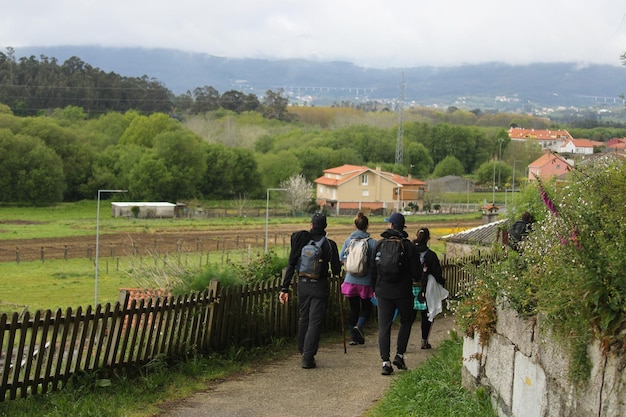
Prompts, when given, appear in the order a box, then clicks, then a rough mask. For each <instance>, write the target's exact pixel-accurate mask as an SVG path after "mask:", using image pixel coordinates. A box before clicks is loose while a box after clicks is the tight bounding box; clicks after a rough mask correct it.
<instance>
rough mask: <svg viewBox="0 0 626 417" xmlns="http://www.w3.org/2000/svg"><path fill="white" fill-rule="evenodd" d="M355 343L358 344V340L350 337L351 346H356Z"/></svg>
mask: <svg viewBox="0 0 626 417" xmlns="http://www.w3.org/2000/svg"><path fill="white" fill-rule="evenodd" d="M354 345H358V343H357V342H356V340H354V339H353V338H352V337H351V338H350V346H354Z"/></svg>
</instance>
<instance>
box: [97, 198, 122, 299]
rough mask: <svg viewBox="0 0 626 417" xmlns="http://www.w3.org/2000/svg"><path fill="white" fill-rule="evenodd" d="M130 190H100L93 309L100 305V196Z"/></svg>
mask: <svg viewBox="0 0 626 417" xmlns="http://www.w3.org/2000/svg"><path fill="white" fill-rule="evenodd" d="M127 191H128V190H98V210H97V215H96V289H95V292H94V293H95V294H94V303H93V307H94V308H96V306H97V305H98V254H99V250H100V194H102V193H125V192H127Z"/></svg>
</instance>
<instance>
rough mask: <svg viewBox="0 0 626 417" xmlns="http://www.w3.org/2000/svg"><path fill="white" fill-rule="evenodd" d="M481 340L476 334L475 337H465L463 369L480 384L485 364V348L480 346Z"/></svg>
mask: <svg viewBox="0 0 626 417" xmlns="http://www.w3.org/2000/svg"><path fill="white" fill-rule="evenodd" d="M479 339H480V337H479V336H478V334H475V335H474V337H467V336H465V337H463V367H464V368H466V369H467V370H468V372H469V373H470V375H472V376H473V377H474V378H476V380H478V382H480V377H481V375H482V373H483V366H484V364H485V360H484V355H483V347H482V346H481V345H480V343H479Z"/></svg>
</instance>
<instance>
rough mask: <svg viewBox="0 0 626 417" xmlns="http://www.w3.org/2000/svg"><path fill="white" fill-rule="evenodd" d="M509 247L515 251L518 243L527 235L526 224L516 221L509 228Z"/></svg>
mask: <svg viewBox="0 0 626 417" xmlns="http://www.w3.org/2000/svg"><path fill="white" fill-rule="evenodd" d="M508 233H509V237H508V242H509V246H510V247H511V248H513V249H515V250H517V249H518V248H519V243H520V242H521V241H522V239H523V238H524V237H525V236H527V235H528V223H526V222H524V221H522V220H518V221H516V222H515V223H513V224H512V225H511V227H509V230H508Z"/></svg>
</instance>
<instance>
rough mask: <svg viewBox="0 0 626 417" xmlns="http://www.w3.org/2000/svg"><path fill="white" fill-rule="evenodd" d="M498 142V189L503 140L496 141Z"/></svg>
mask: <svg viewBox="0 0 626 417" xmlns="http://www.w3.org/2000/svg"><path fill="white" fill-rule="evenodd" d="M498 140H499V141H500V151H499V153H498V188H499V187H500V172H501V170H502V167H501V166H500V161H501V160H502V142H504V139H502V138H500V139H498Z"/></svg>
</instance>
